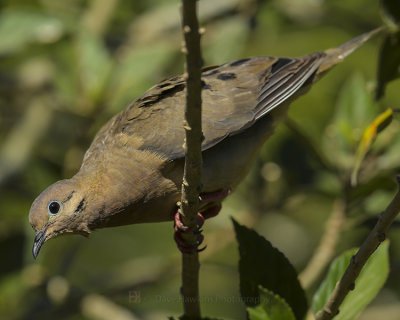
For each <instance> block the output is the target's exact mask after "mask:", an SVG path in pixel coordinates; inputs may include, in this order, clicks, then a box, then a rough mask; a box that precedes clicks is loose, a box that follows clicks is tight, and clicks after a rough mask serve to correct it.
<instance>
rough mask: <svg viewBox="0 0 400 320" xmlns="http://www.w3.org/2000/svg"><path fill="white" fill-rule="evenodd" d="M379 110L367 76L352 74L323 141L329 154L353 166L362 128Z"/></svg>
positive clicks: (343, 167) (339, 98) (338, 160)
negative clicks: (365, 78)
mask: <svg viewBox="0 0 400 320" xmlns="http://www.w3.org/2000/svg"><path fill="white" fill-rule="evenodd" d="M377 110H378V108H377V106H376V105H375V104H374V101H373V98H372V94H371V92H369V91H368V90H367V84H366V82H365V80H364V78H363V77H362V76H361V75H360V74H358V73H356V74H353V75H352V76H351V77H349V79H348V80H347V81H346V82H345V83H344V84H343V87H342V89H341V90H340V93H339V97H338V99H337V102H336V112H335V115H334V117H333V119H334V120H333V122H332V124H331V125H330V126H329V132H327V134H326V136H325V139H326V141H325V143H324V144H323V146H324V148H325V153H326V154H327V155H328V157H329V158H332V159H335V162H336V164H337V165H338V166H339V167H341V168H342V169H346V170H349V169H352V167H353V164H354V151H355V149H356V147H357V145H358V143H359V141H360V139H361V135H362V132H363V130H364V129H365V127H367V126H368V124H369V123H370V121H372V120H373V119H374V117H375V116H376V114H377Z"/></svg>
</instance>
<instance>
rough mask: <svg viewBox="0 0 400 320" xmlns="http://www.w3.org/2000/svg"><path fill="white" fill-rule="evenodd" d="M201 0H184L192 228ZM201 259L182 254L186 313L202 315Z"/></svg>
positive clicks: (187, 199) (185, 214) (190, 237)
mask: <svg viewBox="0 0 400 320" xmlns="http://www.w3.org/2000/svg"><path fill="white" fill-rule="evenodd" d="M196 9H197V0H182V29H183V35H184V39H185V45H184V48H183V52H184V54H185V55H186V73H185V77H186V108H185V120H184V128H185V133H186V139H185V143H184V150H185V154H186V156H185V169H184V175H183V183H182V201H181V208H180V209H181V215H182V222H183V224H184V225H186V226H188V227H189V228H194V227H196V225H197V223H198V222H197V212H198V209H199V193H200V191H201V169H202V157H201V142H202V136H203V135H202V129H201V67H202V64H203V60H202V58H201V51H200V32H199V24H198V21H197V13H196ZM182 236H184V240H185V241H186V242H187V243H188V244H191V245H193V246H195V245H196V244H197V239H198V238H197V236H196V235H195V234H193V233H188V234H183V235H182ZM199 268H200V264H199V258H198V253H197V252H193V253H182V295H183V307H184V316H186V317H188V318H200V303H199Z"/></svg>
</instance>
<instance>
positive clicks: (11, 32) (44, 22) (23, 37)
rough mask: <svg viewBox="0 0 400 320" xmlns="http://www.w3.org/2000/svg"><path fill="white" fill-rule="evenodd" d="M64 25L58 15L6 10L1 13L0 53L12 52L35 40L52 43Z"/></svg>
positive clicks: (62, 30) (57, 37) (58, 36)
mask: <svg viewBox="0 0 400 320" xmlns="http://www.w3.org/2000/svg"><path fill="white" fill-rule="evenodd" d="M63 32H64V26H63V24H62V23H61V21H60V20H59V19H57V18H56V17H53V16H50V15H48V14H44V13H42V12H38V11H29V10H6V11H4V12H3V13H2V14H1V15H0V54H11V53H14V52H15V51H18V50H21V49H23V48H24V47H25V46H26V45H28V44H30V43H34V42H39V43H51V42H55V41H57V40H58V39H60V37H61V36H62V34H63Z"/></svg>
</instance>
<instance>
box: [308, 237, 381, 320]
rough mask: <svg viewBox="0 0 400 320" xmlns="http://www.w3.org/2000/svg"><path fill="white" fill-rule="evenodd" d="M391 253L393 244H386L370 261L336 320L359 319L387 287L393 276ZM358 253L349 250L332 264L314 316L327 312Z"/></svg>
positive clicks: (315, 299) (316, 295)
mask: <svg viewBox="0 0 400 320" xmlns="http://www.w3.org/2000/svg"><path fill="white" fill-rule="evenodd" d="M388 249H389V241H387V240H386V241H384V242H383V243H382V244H381V245H380V246H379V248H378V249H377V250H376V251H375V252H374V253H373V254H372V255H371V257H370V258H369V259H368V261H367V263H366V264H365V266H364V268H363V269H362V270H361V272H360V275H359V276H358V278H357V279H356V281H355V289H354V290H353V291H350V292H349V294H348V295H347V296H346V298H345V299H344V301H343V303H342V305H341V306H340V313H339V314H338V315H337V316H336V317H335V320H351V319H355V318H356V316H357V315H358V314H359V313H360V312H361V311H362V310H364V309H365V307H366V306H367V305H368V304H369V303H370V302H371V301H372V299H374V297H375V296H376V295H377V293H378V292H379V290H380V289H381V288H382V287H383V285H384V283H385V281H386V279H387V277H388V275H389V252H388ZM356 252H357V249H351V250H348V251H346V252H345V253H343V254H342V255H341V256H339V257H338V258H336V259H335V260H334V261H333V262H332V264H331V266H330V268H329V271H328V274H327V276H326V277H325V280H324V281H323V282H322V284H321V286H320V287H319V289H318V290H317V292H316V293H315V295H314V298H313V303H312V310H313V312H314V313H317V312H318V311H319V310H321V309H322V308H323V306H324V304H325V302H326V301H327V300H328V298H329V296H330V294H331V293H332V291H333V289H334V288H335V285H336V283H337V281H339V280H340V278H341V277H342V276H343V274H344V272H345V270H346V268H347V266H348V265H349V263H350V260H351V257H352V256H353V255H354V254H355V253H356Z"/></svg>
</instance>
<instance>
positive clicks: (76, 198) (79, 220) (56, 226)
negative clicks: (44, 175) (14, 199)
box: [29, 180, 90, 259]
mask: <svg viewBox="0 0 400 320" xmlns="http://www.w3.org/2000/svg"><path fill="white" fill-rule="evenodd" d="M79 189H80V188H79V186H77V185H76V183H74V182H73V181H72V180H61V181H58V182H56V183H55V184H53V185H51V186H50V187H48V188H47V189H46V190H44V191H43V192H42V193H41V194H40V195H39V196H38V197H37V198H36V200H35V201H34V202H33V204H32V207H31V209H30V212H29V222H30V223H31V225H32V227H33V229H34V230H35V231H36V236H35V240H34V243H33V249H32V253H33V257H34V258H35V259H36V257H37V255H38V254H39V250H40V248H41V247H42V245H43V244H44V243H45V242H46V241H47V240H49V239H51V238H54V237H56V236H59V235H61V234H63V233H75V234H82V235H85V236H88V235H89V233H90V230H89V228H88V226H87V222H85V219H84V217H83V215H84V212H85V210H86V205H87V203H86V202H87V201H86V199H85V196H84V195H83V193H82V192H81V191H80V190H79Z"/></svg>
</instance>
